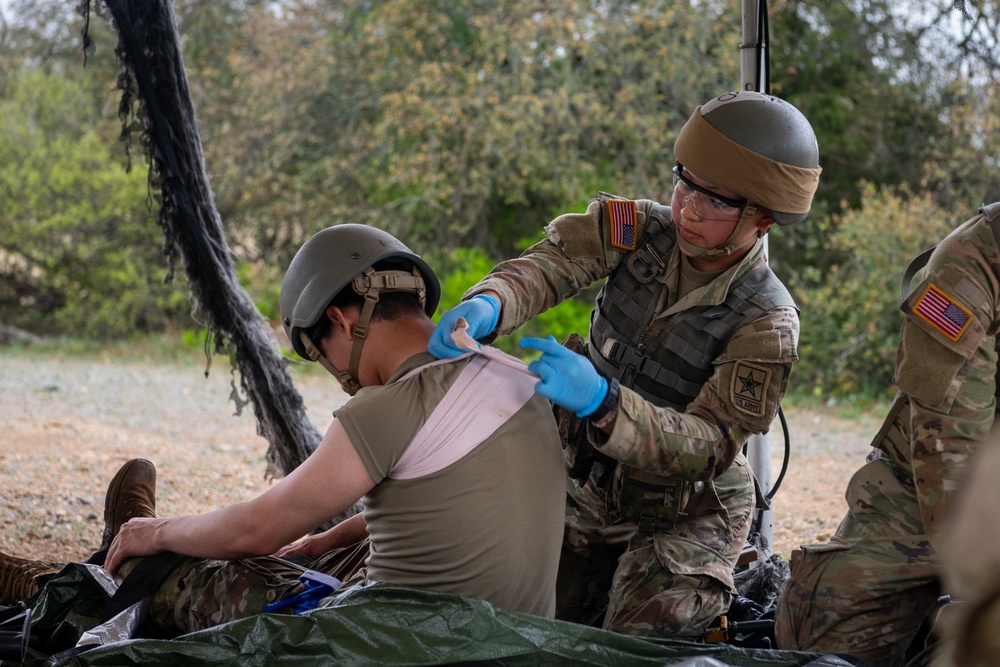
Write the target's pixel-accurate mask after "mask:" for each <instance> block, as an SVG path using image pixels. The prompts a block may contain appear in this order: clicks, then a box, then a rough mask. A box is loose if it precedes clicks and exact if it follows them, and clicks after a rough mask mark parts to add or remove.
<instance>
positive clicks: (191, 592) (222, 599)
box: [119, 539, 369, 636]
mask: <svg viewBox="0 0 1000 667" xmlns="http://www.w3.org/2000/svg"><path fill="white" fill-rule="evenodd" d="M368 549H369V542H368V539H364V540H362V541H361V542H358V543H357V544H356V545H353V546H349V547H345V548H343V549H335V550H333V551H330V552H329V553H326V554H324V555H323V556H321V557H320V558H317V559H316V560H314V561H312V562H311V563H310V564H309V567H308V568H306V567H303V566H301V565H298V564H296V563H295V562H292V561H291V560H286V559H284V558H274V557H271V556H265V557H261V558H241V559H238V560H205V559H203V558H194V557H189V558H185V559H184V560H182V561H181V562H180V563H179V564H178V565H177V566H176V567H174V568H173V569H172V570H171V571H170V574H168V575H167V577H166V578H165V579H164V580H163V581H162V582H161V583H160V584H159V586H158V588H157V589H156V592H155V593H154V594H153V596H152V597H151V598H150V603H149V616H148V623H149V624H150V625H151V626H152V627H154V628H156V630H157V631H158V632H159V633H160V634H163V635H167V636H174V635H181V634H186V633H188V632H194V631H196V630H204V629H207V628H212V627H215V626H217V625H221V624H222V623H227V622H229V621H234V620H238V619H241V618H246V617H247V616H251V615H254V614H260V613H263V611H264V607H265V606H266V605H268V604H270V603H272V602H276V601H278V600H284V599H286V598H289V597H291V596H293V595H297V594H299V593H301V592H303V591H304V590H305V584H303V583H302V582H300V581H299V576H301V575H302V574H303V573H304V572H305V571H306V570H307V569H310V570H314V571H317V572H322V573H324V574H329V575H330V576H333V577H337V578H338V579H340V580H341V581H343V582H344V586H345V587H348V586H353V585H355V584H363V583H366V570H365V568H364V562H365V558H366V557H367V556H368ZM140 562H141V559H139V558H132V559H129V560H128V561H126V562H125V563H124V564H123V565H122V568H121V570H120V571H119V574H120V575H122V576H126V575H127V574H128V573H129V572H131V571H132V569H133V568H134V567H135V566H136V565H138V564H139V563H140ZM291 612H292V608H291V607H285V608H284V609H281V610H279V613H291Z"/></svg>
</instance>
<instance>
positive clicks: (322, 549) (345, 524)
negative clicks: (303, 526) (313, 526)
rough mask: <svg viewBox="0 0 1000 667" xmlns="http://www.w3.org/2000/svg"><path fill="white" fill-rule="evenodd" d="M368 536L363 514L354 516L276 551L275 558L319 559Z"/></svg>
mask: <svg viewBox="0 0 1000 667" xmlns="http://www.w3.org/2000/svg"><path fill="white" fill-rule="evenodd" d="M367 536H368V524H367V523H365V516H364V514H355V515H354V516H352V517H351V518H350V519H346V520H344V521H341V522H340V523H338V524H337V525H336V526H334V527H333V528H330V529H329V530H325V531H323V532H322V533H319V534H318V535H308V536H306V537H304V538H302V539H301V540H298V541H297V542H295V543H293V544H289V545H288V546H287V547H283V548H281V549H278V551H276V552H275V554H274V555H275V556H295V555H297V554H304V555H306V556H309V557H311V558H319V557H320V556H322V555H323V554H325V553H327V552H328V551H333V550H334V549H341V548H343V547H347V546H350V545H352V544H357V543H358V542H360V541H362V540H363V539H365V537H367Z"/></svg>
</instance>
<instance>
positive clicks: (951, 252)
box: [776, 204, 1000, 665]
mask: <svg viewBox="0 0 1000 667" xmlns="http://www.w3.org/2000/svg"><path fill="white" fill-rule="evenodd" d="M991 219H992V220H993V221H992V222H991ZM998 227H1000V205H997V204H993V205H991V206H990V207H986V208H985V209H983V210H982V211H981V212H980V215H977V216H976V217H975V218H973V219H971V220H969V221H968V222H966V223H964V224H963V225H962V226H960V227H959V228H958V229H956V230H955V231H953V232H952V233H951V234H949V235H948V237H947V238H945V240H944V241H943V242H942V243H941V244H940V245H939V246H938V247H937V249H936V250H935V251H934V253H933V255H932V256H931V258H930V262H929V264H928V266H927V269H926V270H925V273H924V278H923V279H922V281H921V283H920V284H919V285H918V286H917V287H916V288H915V289H914V290H913V292H912V293H911V294H910V296H909V297H908V298H907V299H906V300H905V301H904V303H903V304H902V306H901V308H902V310H903V312H904V313H906V319H905V320H904V323H903V329H902V340H901V342H900V347H899V356H898V359H897V367H896V378H895V381H896V385H897V386H898V387H899V390H900V392H899V394H898V395H897V397H896V400H895V402H894V403H893V406H892V408H891V410H890V412H889V415H888V416H887V417H886V420H885V422H884V423H883V426H882V428H881V430H880V431H879V433H878V435H877V436H876V437H875V440H874V441H873V443H872V445H873V447H874V448H875V449H874V451H873V453H872V455H871V456H870V457H869V461H868V463H867V464H866V465H865V466H864V467H862V468H861V469H860V470H859V471H858V472H857V473H856V474H855V475H854V477H853V478H852V479H851V481H850V483H849V484H848V487H847V494H846V496H847V502H848V506H849V509H848V513H847V516H846V517H845V518H844V520H843V522H842V523H841V524H840V527H839V528H838V529H837V532H836V534H835V535H834V537H833V538H832V539H831V541H830V542H829V543H828V544H819V545H810V546H804V547H802V548H801V549H797V550H795V551H794V552H793V553H792V558H791V578H790V579H789V581H788V582H787V583H786V587H785V590H784V592H783V594H782V597H781V599H780V601H779V609H778V615H777V628H776V633H777V638H778V645H779V646H780V647H781V648H788V649H803V650H818V651H826V652H835V653H847V654H850V655H854V656H857V657H859V658H862V659H864V660H867V661H869V662H871V663H873V664H877V665H898V664H901V663H902V660H903V657H904V654H905V651H906V649H907V647H908V645H909V643H910V641H911V640H912V638H913V637H914V635H915V634H916V632H917V630H918V629H919V626H920V623H921V622H922V620H923V619H924V618H925V616H927V614H928V612H929V611H930V610H931V608H932V607H933V605H934V603H935V601H936V600H937V598H938V596H939V594H940V591H941V585H940V580H939V577H938V572H937V568H938V564H939V563H938V557H937V549H938V548H939V547H940V544H939V542H940V528H941V525H942V521H943V520H944V519H945V518H946V517H947V514H948V511H949V507H950V504H951V501H952V498H953V495H954V492H955V491H956V490H958V489H959V488H960V486H961V485H962V476H963V474H964V471H965V468H966V462H967V460H968V458H969V456H970V454H971V453H972V452H973V451H974V450H975V449H976V447H977V445H978V443H979V442H981V441H982V440H983V439H984V438H985V437H986V436H987V434H988V433H989V431H990V428H991V426H992V425H993V423H994V420H995V417H996V398H995V393H996V390H997V384H996V374H997V349H996V348H997V337H996V334H997V330H998V327H1000V282H998V279H1000V278H998V272H1000V249H998V244H997V236H996V234H995V228H998Z"/></svg>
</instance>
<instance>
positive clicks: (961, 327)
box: [913, 283, 973, 342]
mask: <svg viewBox="0 0 1000 667" xmlns="http://www.w3.org/2000/svg"><path fill="white" fill-rule="evenodd" d="M913 312H915V313H916V314H917V315H919V316H920V317H922V318H924V319H925V320H926V321H927V322H928V323H929V324H930V325H931V326H932V327H934V328H935V329H937V330H938V331H940V332H941V333H943V334H944V335H945V336H947V337H948V338H950V339H951V340H952V341H955V342H958V339H959V338H961V337H962V334H963V333H965V330H966V329H968V328H969V325H970V324H972V319H973V318H972V313H970V312H969V311H968V310H966V309H965V307H963V306H962V305H961V304H959V303H958V302H956V301H955V300H954V299H952V298H951V297H950V296H948V295H947V294H945V293H944V292H942V291H941V290H940V289H938V288H937V286H936V285H934V284H933V283H932V284H930V285H928V286H927V290H926V291H925V292H924V293H923V295H922V296H921V297H920V299H919V300H918V301H917V303H916V304H915V305H914V306H913Z"/></svg>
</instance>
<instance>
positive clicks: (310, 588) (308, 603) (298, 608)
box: [264, 570, 341, 614]
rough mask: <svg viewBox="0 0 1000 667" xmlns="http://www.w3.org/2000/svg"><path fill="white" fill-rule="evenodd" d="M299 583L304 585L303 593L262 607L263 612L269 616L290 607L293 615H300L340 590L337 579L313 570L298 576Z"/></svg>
mask: <svg viewBox="0 0 1000 667" xmlns="http://www.w3.org/2000/svg"><path fill="white" fill-rule="evenodd" d="M299 581H301V582H302V583H304V584H305V585H306V589H305V590H304V591H302V592H301V593H299V594H297V595H293V596H292V597H290V598H285V599H284V600H278V601H277V602H272V603H271V604H266V605H264V612H265V613H268V614H270V613H271V612H275V611H277V610H279V609H284V608H285V607H291V608H292V612H293V613H296V614H301V613H302V612H304V611H309V610H310V609H315V608H316V607H317V606H318V605H319V601H320V600H322V599H323V598H325V597H328V596H329V595H330V594H331V593H333V592H334V591H335V590H337V589H338V588H340V583H341V582H340V579H337V577H331V576H330V575H328V574H323V573H322V572H317V571H315V570H306V571H305V572H303V573H302V574H301V575H300V576H299Z"/></svg>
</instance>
